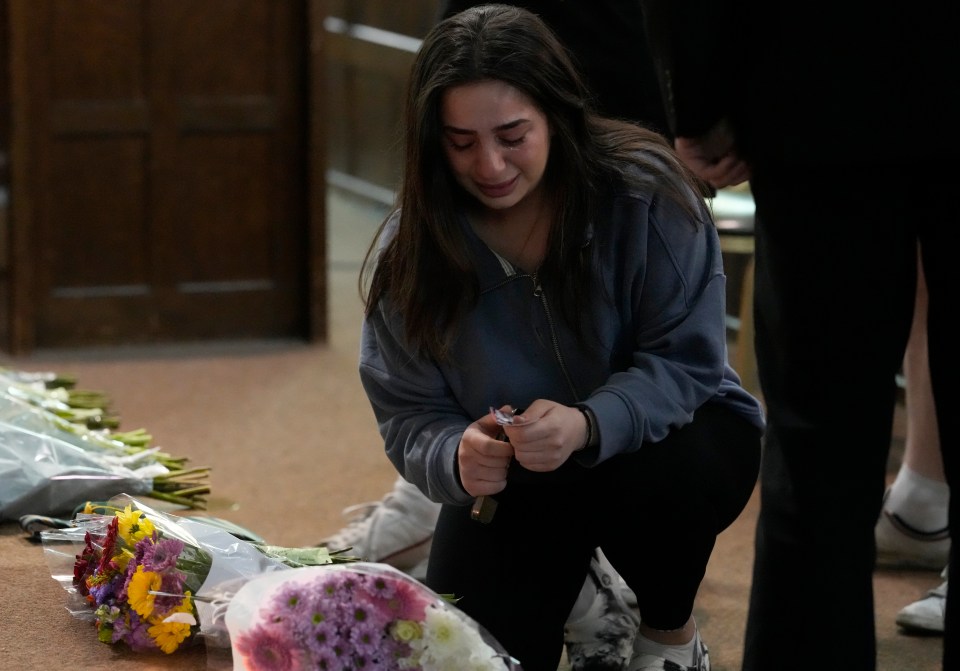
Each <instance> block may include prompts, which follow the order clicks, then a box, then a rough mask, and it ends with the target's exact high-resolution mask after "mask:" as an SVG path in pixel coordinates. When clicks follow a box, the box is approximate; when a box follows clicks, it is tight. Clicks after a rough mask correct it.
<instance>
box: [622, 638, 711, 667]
mask: <svg viewBox="0 0 960 671" xmlns="http://www.w3.org/2000/svg"><path fill="white" fill-rule="evenodd" d="M694 641H695V642H694V647H693V655H694V659H693V664H691V665H690V666H684V665H683V664H677V663H676V662H674V661H672V660H669V659H664V658H663V657H657V656H656V655H648V654H643V653H638V654H637V656H636V657H634V658H633V661H631V662H630V668H629V670H628V671H710V653H709V651H708V650H707V646H706V645H705V644H704V642H703V640H702V639H701V638H700V631H699V630H698V631H697V632H696V634H694Z"/></svg>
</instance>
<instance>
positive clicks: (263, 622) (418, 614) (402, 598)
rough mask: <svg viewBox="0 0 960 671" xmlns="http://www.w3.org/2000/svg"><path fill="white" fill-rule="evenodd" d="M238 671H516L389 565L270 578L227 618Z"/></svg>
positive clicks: (485, 637)
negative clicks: (337, 670) (512, 670)
mask: <svg viewBox="0 0 960 671" xmlns="http://www.w3.org/2000/svg"><path fill="white" fill-rule="evenodd" d="M226 624H227V628H228V630H229V632H230V640H231V645H232V651H233V660H234V669H235V670H237V671H239V670H241V669H247V670H249V671H260V670H262V671H275V670H277V669H301V668H307V669H364V671H381V670H382V671H392V670H395V669H420V670H422V671H504V670H505V669H519V668H520V665H519V663H518V662H517V661H516V660H514V659H512V658H511V657H510V656H509V655H507V654H506V652H505V651H504V650H503V649H502V647H500V646H499V644H497V643H496V642H495V641H494V639H493V638H492V637H491V636H490V635H489V634H488V633H486V632H485V631H484V630H483V629H482V628H481V627H480V625H479V624H477V623H476V622H475V621H473V620H472V619H470V618H469V617H467V616H466V615H465V614H464V613H463V612H462V611H460V610H458V609H456V608H455V607H454V606H453V605H452V604H451V602H450V601H449V600H447V599H446V598H444V597H442V596H440V595H438V594H436V593H434V592H432V591H431V590H429V589H428V588H426V587H425V586H424V585H422V584H421V583H419V582H417V581H416V580H414V579H413V578H411V577H409V576H407V575H406V574H404V573H401V572H400V571H398V570H397V569H395V568H393V567H391V566H388V565H386V564H372V563H365V562H357V563H353V564H341V565H337V566H327V567H316V568H304V569H299V570H296V571H291V572H287V573H284V574H267V575H263V576H261V577H258V578H256V579H254V580H251V581H249V582H248V583H247V584H246V585H244V586H243V587H242V588H241V589H240V590H239V591H238V592H237V593H236V594H235V595H234V597H233V601H232V603H231V604H230V607H229V608H228V610H227V614H226Z"/></svg>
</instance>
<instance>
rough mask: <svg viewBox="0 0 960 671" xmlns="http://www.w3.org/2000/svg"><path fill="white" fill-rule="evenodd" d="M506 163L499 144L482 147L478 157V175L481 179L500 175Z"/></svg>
mask: <svg viewBox="0 0 960 671" xmlns="http://www.w3.org/2000/svg"><path fill="white" fill-rule="evenodd" d="M505 165H506V161H504V160H503V155H502V153H501V152H500V148H499V147H497V146H495V145H494V146H486V147H481V149H480V153H479V155H478V157H477V175H478V176H479V177H480V178H481V179H492V178H496V177H498V176H499V175H500V174H501V173H502V172H503V168H504V166H505Z"/></svg>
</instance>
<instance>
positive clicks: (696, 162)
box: [673, 121, 750, 189]
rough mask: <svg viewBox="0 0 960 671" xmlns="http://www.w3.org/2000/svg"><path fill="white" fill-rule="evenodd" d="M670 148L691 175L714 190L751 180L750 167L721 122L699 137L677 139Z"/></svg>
mask: <svg viewBox="0 0 960 671" xmlns="http://www.w3.org/2000/svg"><path fill="white" fill-rule="evenodd" d="M673 147H674V149H675V150H676V152H677V155H678V156H679V157H680V160H682V161H683V162H684V163H685V164H686V165H687V167H688V168H690V169H691V170H692V171H693V172H694V174H695V175H696V176H697V177H699V178H700V179H702V180H703V181H705V182H707V183H708V184H709V185H710V186H712V187H713V188H715V189H722V188H724V187H727V186H734V185H736V184H740V183H742V182H746V181H747V180H748V179H750V166H748V165H747V163H746V162H745V161H744V160H743V159H741V158H740V156H739V155H738V154H737V148H736V144H735V142H734V137H733V132H732V131H731V130H730V127H729V126H728V125H727V123H726V122H724V121H721V122H720V123H718V124H717V125H716V126H714V127H713V128H711V129H710V131H709V132H707V133H706V134H705V135H701V136H700V137H678V138H676V139H675V140H674V142H673Z"/></svg>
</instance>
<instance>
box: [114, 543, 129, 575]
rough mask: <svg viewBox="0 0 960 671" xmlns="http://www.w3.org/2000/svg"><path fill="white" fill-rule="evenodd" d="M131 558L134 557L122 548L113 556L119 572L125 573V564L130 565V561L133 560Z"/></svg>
mask: <svg viewBox="0 0 960 671" xmlns="http://www.w3.org/2000/svg"><path fill="white" fill-rule="evenodd" d="M133 556H134V555H133V553H132V552H130V550H128V549H126V548H123V549H122V550H120V552H118V553H117V554H115V555H114V556H113V561H114V563H116V565H117V567H118V568H119V569H120V570H121V571H126V570H127V564H129V563H130V560H131V559H133Z"/></svg>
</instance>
